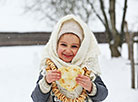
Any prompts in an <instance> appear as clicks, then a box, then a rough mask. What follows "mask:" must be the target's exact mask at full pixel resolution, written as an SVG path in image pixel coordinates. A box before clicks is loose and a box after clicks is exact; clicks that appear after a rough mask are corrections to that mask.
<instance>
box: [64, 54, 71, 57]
mask: <svg viewBox="0 0 138 102" xmlns="http://www.w3.org/2000/svg"><path fill="white" fill-rule="evenodd" d="M63 55H64V56H65V57H72V56H73V55H66V54H63Z"/></svg>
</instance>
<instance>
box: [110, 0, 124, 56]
mask: <svg viewBox="0 0 138 102" xmlns="http://www.w3.org/2000/svg"><path fill="white" fill-rule="evenodd" d="M115 4H116V0H110V7H109V14H110V21H111V29H112V30H111V31H112V35H113V39H112V41H111V42H110V50H111V56H112V57H119V56H121V53H120V51H119V47H120V46H121V37H120V35H119V34H118V31H117V29H116V15H115Z"/></svg>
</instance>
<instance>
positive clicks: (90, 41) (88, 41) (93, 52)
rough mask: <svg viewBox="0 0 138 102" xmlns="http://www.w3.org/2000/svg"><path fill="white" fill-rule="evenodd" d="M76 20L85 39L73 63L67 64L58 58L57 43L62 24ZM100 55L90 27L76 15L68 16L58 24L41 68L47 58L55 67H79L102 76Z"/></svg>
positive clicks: (44, 52)
mask: <svg viewBox="0 0 138 102" xmlns="http://www.w3.org/2000/svg"><path fill="white" fill-rule="evenodd" d="M71 19H73V20H75V21H76V22H77V23H78V24H79V25H80V26H81V28H82V30H83V34H84V38H83V41H82V42H81V46H80V48H79V50H78V52H77V54H76V56H75V57H74V58H73V60H72V61H71V63H66V62H64V61H63V60H61V59H60V58H59V57H58V54H57V42H58V36H59V35H58V34H59V32H60V29H61V26H62V24H63V23H64V22H65V21H67V20H71ZM99 54H100V50H99V47H98V44H97V41H96V39H95V36H94V34H93V33H92V32H91V30H90V29H89V27H88V26H87V25H86V24H85V23H84V22H83V21H82V20H81V19H80V18H79V17H76V16H74V15H67V16H65V17H63V18H62V19H60V20H59V22H58V23H57V24H56V26H55V28H54V30H53V32H52V34H51V37H50V39H49V41H48V43H47V44H46V46H45V47H44V51H43V54H42V60H41V66H44V65H45V61H46V59H47V58H50V59H51V60H52V61H53V62H54V63H55V65H56V66H57V67H58V68H60V67H62V66H66V67H67V66H70V65H77V66H79V67H81V68H83V67H87V69H89V70H92V71H93V72H94V73H95V74H100V73H101V72H100V68H99V64H98V55H99Z"/></svg>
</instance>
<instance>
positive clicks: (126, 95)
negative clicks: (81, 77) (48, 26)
mask: <svg viewBox="0 0 138 102" xmlns="http://www.w3.org/2000/svg"><path fill="white" fill-rule="evenodd" d="M99 46H100V49H101V56H100V60H99V62H100V66H101V71H102V75H101V76H102V79H103V81H104V82H105V84H106V85H107V87H108V90H109V95H108V97H107V99H106V100H105V101H104V102H138V90H137V89H136V90H133V89H131V73H130V71H131V70H130V66H129V65H128V63H129V61H128V60H127V50H126V48H127V47H126V45H124V46H123V50H122V53H123V57H120V58H113V59H111V57H110V51H109V48H108V45H106V44H100V45H99ZM43 47H44V46H42V45H41V46H16V47H0V101H1V102H32V100H31V97H30V95H31V92H32V90H33V89H34V87H35V83H36V81H37V78H38V74H39V62H40V58H41V52H42V49H43ZM135 55H136V53H135ZM136 56H137V55H136Z"/></svg>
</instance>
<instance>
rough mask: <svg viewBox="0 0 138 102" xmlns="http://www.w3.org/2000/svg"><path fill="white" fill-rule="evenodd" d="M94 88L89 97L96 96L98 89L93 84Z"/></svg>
mask: <svg viewBox="0 0 138 102" xmlns="http://www.w3.org/2000/svg"><path fill="white" fill-rule="evenodd" d="M92 84H93V86H92V91H91V92H90V93H88V95H89V96H94V95H96V92H97V88H96V85H95V83H94V82H92Z"/></svg>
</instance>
